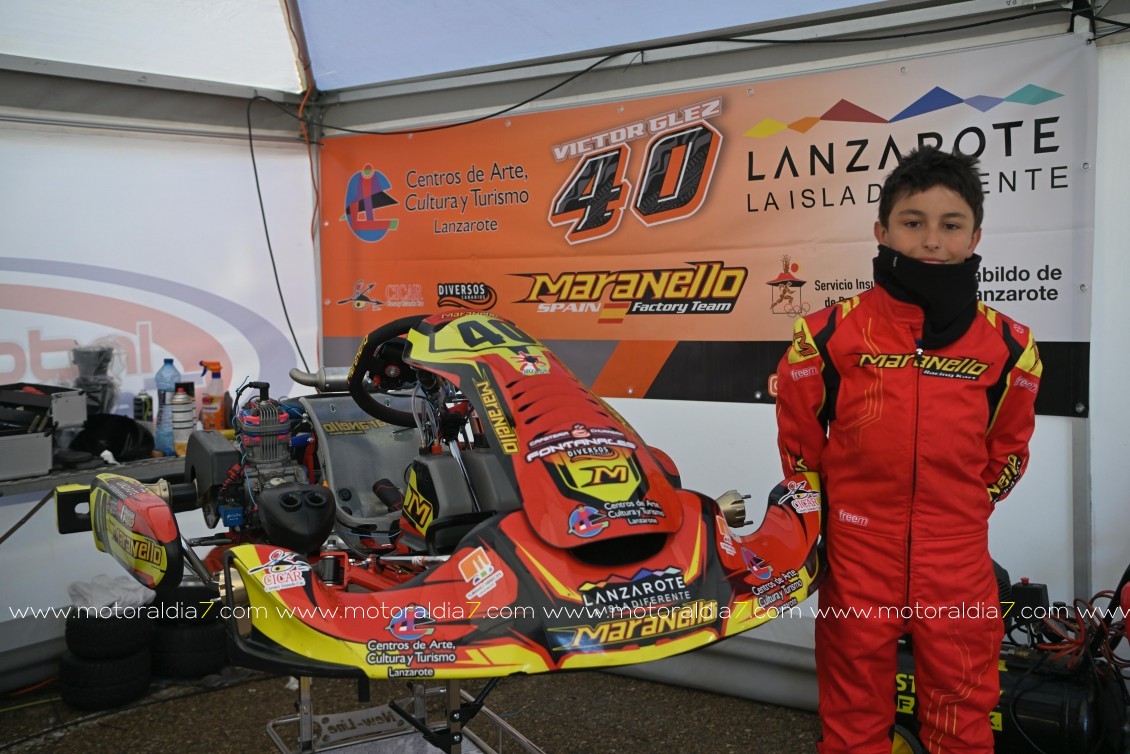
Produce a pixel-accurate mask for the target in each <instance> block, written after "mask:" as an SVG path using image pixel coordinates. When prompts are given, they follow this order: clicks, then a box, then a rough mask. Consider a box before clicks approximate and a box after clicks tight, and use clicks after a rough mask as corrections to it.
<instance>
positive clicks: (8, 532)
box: [0, 489, 55, 545]
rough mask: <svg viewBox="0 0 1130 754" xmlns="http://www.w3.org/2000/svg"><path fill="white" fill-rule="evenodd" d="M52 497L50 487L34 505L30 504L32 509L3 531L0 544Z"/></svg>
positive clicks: (52, 491)
mask: <svg viewBox="0 0 1130 754" xmlns="http://www.w3.org/2000/svg"><path fill="white" fill-rule="evenodd" d="M53 497H55V490H53V489H52V490H51V491H50V492H48V493H47V494H46V495H44V496H43V499H42V500H40V501H39V502H38V503H36V504H35V505H34V506H32V509H31V510H29V511H28V512H27V514H26V515H25V516H24V517H23V518H21V519H20V520H19V521H17V522H16V524H15V526H13V527H12V528H11V529H8V531H6V532H4V534H3V536H0V545H2V544H4V542H5V540H7V539H8V537H10V536H12V535H13V534H15V533H16V530H17V529H19V528H20V527H21V526H23V525H24V524H26V523H27V522H28V521H30V520H31V517H32V516H34V515H35V514H36V513H37V512H38V511H39V509H40V508H42V507H43V506H44V505H45V504H46V503H47V501H48V500H50V499H51V498H53Z"/></svg>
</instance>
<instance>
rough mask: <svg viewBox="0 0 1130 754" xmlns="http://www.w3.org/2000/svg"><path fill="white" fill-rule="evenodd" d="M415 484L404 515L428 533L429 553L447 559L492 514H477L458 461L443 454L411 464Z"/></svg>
mask: <svg viewBox="0 0 1130 754" xmlns="http://www.w3.org/2000/svg"><path fill="white" fill-rule="evenodd" d="M412 475H413V481H414V485H415V494H413V490H412V486H413V485H412V484H410V485H409V493H408V495H407V496H406V499H405V502H404V510H403V512H404V515H405V516H406V517H407V518H408V519H409V521H410V522H411V523H413V524H416V525H417V526H418V527H420V528H421V529H423V530H424V531H425V535H424V539H425V543H426V546H427V550H428V552H429V553H431V554H433V555H446V554H448V553H450V552H452V551H454V549H455V547H456V545H458V544H459V541H460V540H461V539H463V537H464V535H466V533H467V532H469V531H470V530H471V529H473V528H474V527H475V526H476V525H478V524H479V522H481V521H483V520H485V519H487V518H490V517H491V516H492V515H494V513H493V511H488V510H483V511H477V510H475V503H474V498H473V497H472V496H471V488H470V487H468V486H467V480H466V478H465V477H464V476H463V471H462V470H461V469H460V468H459V462H458V461H456V460H455V457H454V456H452V455H450V454H447V453H440V454H436V455H420V456H417V457H416V459H415V460H414V461H413V462H412Z"/></svg>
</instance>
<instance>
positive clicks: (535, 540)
mask: <svg viewBox="0 0 1130 754" xmlns="http://www.w3.org/2000/svg"><path fill="white" fill-rule="evenodd" d="M406 342H407V346H406V348H405V349H404V354H403V360H404V363H405V364H407V365H409V366H410V367H411V368H413V369H415V370H416V371H417V372H418V373H420V374H432V375H437V376H439V377H440V378H442V379H443V380H445V381H446V382H448V383H449V384H450V385H451V386H453V387H455V388H457V390H458V393H459V394H460V395H461V396H462V398H464V399H465V401H466V402H467V403H469V410H467V411H466V417H467V420H468V421H469V422H470V423H471V424H475V423H477V424H478V429H479V430H480V431H479V433H478V434H476V438H477V439H476V440H475V442H473V443H452V445H454V447H451V448H444V449H442V452H441V453H440V454H439V455H440V456H446V455H450V454H455V455H458V456H459V459H458V460H459V464H460V468H461V469H462V470H463V476H464V478H465V479H466V481H467V483H468V487H469V488H470V490H471V494H470V496H469V498H468V500H467V502H466V503H453V502H452V498H450V497H449V498H448V499H446V500H445V499H444V497H443V496H442V495H441V494H440V492H442V491H441V490H439V489H438V487H437V486H436V485H435V484H433V483H430V480H429V479H428V478H427V477H428V474H427V472H428V469H427V468H426V467H425V466H423V465H418V464H420V462H417V463H414V464H413V468H412V475H411V477H410V479H409V484H408V490H407V492H406V494H405V499H404V505H403V515H402V517H401V520H400V532H399V539H398V547H399V549H400V551H401V552H403V553H404V556H403V558H404V560H406V561H412V559H413V558H415V561H414V562H418V563H427V564H429V565H430V567H428V568H427V569H426V570H423V571H421V572H419V573H417V575H414V576H412V577H411V578H407V579H406V580H405V577H404V575H403V574H404V573H405V571H404V570H398V569H397V568H396V567H395V566H390V565H389V564H388V563H387V562H381V561H380V559H378V558H371V559H369V560H357V559H356V558H352V557H350V556H349V555H348V554H347V553H342V552H334V551H327V550H323V551H322V552H320V553H317V554H312V555H310V556H306V555H303V554H300V553H297V552H294V551H291V550H288V549H285V548H281V547H278V546H275V545H272V544H251V545H238V546H236V547H233V548H232V549H231V550H229V551H228V553H227V555H226V561H225V572H226V573H225V578H224V583H225V584H226V587H225V590H224V591H225V595H226V596H225V600H226V603H227V607H228V608H229V609H230V610H231V611H232V614H233V617H232V618H231V621H232V626H233V636H234V638H236V641H237V644H238V645H239V646H240V647H241V648H242V649H243V650H244V652H245V653H246V654H247V655H249V656H252V657H256V658H259V659H260V660H271V661H277V662H278V663H281V664H283V665H285V666H287V667H290V668H298V669H299V670H301V669H303V668H307V669H310V670H311V671H312V672H314V674H317V672H322V673H325V672H327V671H331V670H332V671H336V672H340V673H350V674H363V675H365V676H368V677H370V678H412V677H417V678H439V679H444V678H474V677H494V676H504V675H510V674H514V673H540V672H548V671H555V670H567V669H580V668H595V667H610V666H616V665H624V664H631V663H638V662H645V661H650V660H656V659H661V658H664V657H669V656H672V655H676V654H680V653H682V652H686V651H690V650H693V649H697V648H700V647H703V646H705V645H707V644H710V643H712V642H715V641H718V640H720V639H723V638H726V637H729V636H733V635H735V634H737V633H740V632H743V631H746V630H749V629H751V628H754V627H755V626H758V625H760V624H761V623H764V622H765V621H767V620H770V619H772V618H773V617H776V616H777V615H779V614H780V613H781V612H782V611H784V610H787V609H789V608H792V607H795V606H796V605H797V604H798V603H799V602H801V601H803V600H804V599H805V598H807V597H808V596H809V595H810V593H811V592H812V591H813V590H814V589H815V588H816V581H817V578H818V576H819V575H820V570H821V567H820V563H819V558H818V556H817V541H818V538H819V532H820V515H821V506H820V499H819V484H818V479H817V478H816V477H815V475H811V474H798V475H796V476H795V477H792V478H790V479H789V480H786V481H785V482H783V483H782V484H781V485H779V486H778V487H777V488H776V489H775V490H774V491H773V493H772V494H771V495H770V504H769V507H768V509H767V512H766V515H765V519H764V521H763V523H762V524H761V526H760V527H759V528H758V529H757V530H756V531H755V532H753V533H750V534H746V535H739V534H738V533H736V532H735V531H733V530H732V529H731V527H730V526H729V524H728V523H727V521H726V518H725V517H724V515H723V511H722V509H721V508H720V506H719V504H718V502H716V501H715V500H713V499H711V498H709V497H707V496H705V495H702V494H700V493H697V492H692V491H689V490H685V489H681V488H680V487H679V485H678V476H677V472H675V470H674V469H673V468H671V467H670V466H669V465H668V464H666V463H665V459H664V457H663V456H662V455H660V454H658V453H657V452H653V451H652V450H651V449H650V448H649V447H648V446H647V445H646V444H645V443H644V442H643V441H642V440H641V438H640V437H639V436H638V435H637V434H636V432H635V431H634V430H633V429H632V428H631V427H630V426H629V425H628V423H627V422H626V421H624V420H623V419H622V418H621V417H620V416H619V415H618V414H617V412H616V411H615V410H613V409H612V408H611V407H610V406H608V405H607V404H606V403H605V402H604V401H602V400H601V399H599V398H597V397H596V396H594V395H593V394H592V393H590V392H589V391H588V390H587V389H586V388H585V387H584V386H583V385H582V384H581V383H580V382H579V381H578V380H577V379H576V378H575V377H574V376H573V375H572V373H571V372H570V371H569V370H568V369H567V368H566V367H565V366H564V365H563V364H562V363H561V362H560V361H559V360H558V359H557V358H556V357H555V356H554V355H553V354H552V353H551V352H549V351H548V350H547V349H546V348H544V346H542V345H541V344H540V343H539V342H538V341H536V340H535V339H533V338H530V337H529V336H527V335H526V334H525V333H523V332H522V331H521V330H519V329H518V328H516V327H515V326H514V325H512V324H510V323H508V322H506V321H504V320H501V319H498V318H495V317H493V316H490V315H486V314H481V313H463V312H460V313H455V314H442V315H433V316H431V317H428V318H416V319H414V320H413V321H412V325H411V328H410V329H409V330H408V332H407V336H406ZM364 347H365V346H364V345H363V347H362V348H363V349H364ZM359 355H360V354H359ZM355 368H356V364H355ZM460 446H462V447H460ZM426 450H427V448H425V449H423V450H422V453H424V452H425V451H426ZM433 450H435V448H433ZM441 534H446V535H447V537H446V539H447V540H448V541H449V542H452V544H450V545H449V546H447V547H441V546H439V545H437V542H438V541H440V540H441V539H443V538H442V537H439V536H437V535H441ZM425 543H426V546H425ZM432 563H435V565H431V564H432ZM327 564H332V567H328V566H327ZM330 574H332V576H331V575H330ZM236 618H242V620H241V621H238V631H235V630H234V629H235V628H236V626H237V621H236Z"/></svg>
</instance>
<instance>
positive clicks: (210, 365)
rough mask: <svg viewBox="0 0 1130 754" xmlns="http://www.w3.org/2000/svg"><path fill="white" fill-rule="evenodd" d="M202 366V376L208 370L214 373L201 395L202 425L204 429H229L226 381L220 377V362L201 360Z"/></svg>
mask: <svg viewBox="0 0 1130 754" xmlns="http://www.w3.org/2000/svg"><path fill="white" fill-rule="evenodd" d="M200 366H202V367H204V371H202V372H201V373H200V374H201V376H203V375H205V374H207V373H208V372H211V373H212V378H211V379H210V380H209V381H208V385H207V386H206V387H205V388H204V394H203V395H202V396H201V397H200V426H201V427H202V428H204V429H214V430H222V429H227V427H228V417H227V410H226V409H227V405H226V404H227V401H226V400H224V397H225V396H224V381H223V379H222V378H221V377H220V369H221V365H220V362H218V361H201V362H200Z"/></svg>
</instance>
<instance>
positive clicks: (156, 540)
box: [90, 474, 184, 589]
mask: <svg viewBox="0 0 1130 754" xmlns="http://www.w3.org/2000/svg"><path fill="white" fill-rule="evenodd" d="M90 525H91V530H92V531H93V532H94V544H95V545H96V546H97V547H98V549H99V550H101V551H102V552H106V553H109V554H110V555H111V556H112V557H113V558H114V560H116V561H118V563H119V564H121V566H122V567H123V568H125V569H126V571H127V572H129V574H130V575H131V576H133V577H134V578H135V579H136V580H137V581H138V583H140V584H142V585H144V586H147V587H149V588H150V589H157V588H158V587H161V588H164V587H169V588H171V587H175V586H176V585H177V584H179V583H180V580H181V576H182V574H183V573H184V551H183V550H182V548H181V542H180V531H179V530H178V529H177V521H176V517H175V515H174V514H173V510H172V508H170V507H169V504H168V503H166V502H165V501H164V500H163V499H162V498H161V497H160V496H158V495H157V494H156V493H155V492H154V491H153V490H151V489H150V488H149V487H148V486H147V485H144V484H142V483H141V482H138V481H137V480H135V479H130V478H129V477H125V476H119V475H118V474H99V475H98V476H97V477H95V479H94V484H93V485H92V486H91V488H90Z"/></svg>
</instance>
